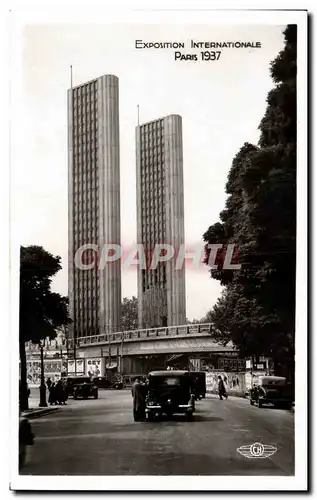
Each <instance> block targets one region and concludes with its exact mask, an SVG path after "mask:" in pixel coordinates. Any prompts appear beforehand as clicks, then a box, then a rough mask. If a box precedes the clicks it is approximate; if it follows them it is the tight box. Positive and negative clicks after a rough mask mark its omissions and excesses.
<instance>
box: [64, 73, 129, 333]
mask: <svg viewBox="0 0 317 500" xmlns="http://www.w3.org/2000/svg"><path fill="white" fill-rule="evenodd" d="M68 199H69V205H68V207H69V208H68V237H69V262H68V266H69V284H68V290H69V292H68V293H69V302H70V315H71V317H72V319H73V323H72V328H71V330H72V332H71V336H76V338H78V337H85V336H90V335H98V334H103V333H112V332H115V331H120V330H121V266H120V261H119V260H118V261H116V262H111V263H108V264H106V265H105V266H103V267H101V268H100V269H99V266H98V264H99V257H100V255H101V252H102V249H103V245H105V244H117V245H120V243H121V234H120V151H119V82H118V78H117V77H116V76H113V75H105V76H102V77H100V78H97V79H95V80H92V81H89V82H87V83H84V84H82V85H80V86H77V87H74V88H73V89H70V90H69V91H68ZM83 245H95V246H96V248H98V251H97V252H95V253H91V254H90V255H88V253H87V254H86V257H87V256H88V260H89V258H91V259H92V261H93V260H95V265H94V266H90V268H89V269H84V270H82V269H78V268H77V266H75V263H74V257H75V254H76V251H77V250H78V249H79V248H80V247H82V246H83Z"/></svg>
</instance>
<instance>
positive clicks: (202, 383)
mask: <svg viewBox="0 0 317 500" xmlns="http://www.w3.org/2000/svg"><path fill="white" fill-rule="evenodd" d="M189 375H190V377H191V380H192V384H193V385H192V389H193V394H194V396H195V399H201V398H205V397H206V372H189Z"/></svg>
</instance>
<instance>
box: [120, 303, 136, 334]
mask: <svg viewBox="0 0 317 500" xmlns="http://www.w3.org/2000/svg"><path fill="white" fill-rule="evenodd" d="M138 324H139V323H138V299H137V298H136V297H131V299H128V298H127V297H125V298H124V299H123V301H122V306H121V326H122V330H123V331H129V330H137V329H138Z"/></svg>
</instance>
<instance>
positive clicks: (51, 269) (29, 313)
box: [19, 246, 70, 409]
mask: <svg viewBox="0 0 317 500" xmlns="http://www.w3.org/2000/svg"><path fill="white" fill-rule="evenodd" d="M60 269H61V258H60V257H58V256H57V257H55V256H53V255H52V254H50V253H49V252H47V251H46V250H44V248H43V247H39V246H29V247H21V250H20V324H19V345H20V362H21V392H22V393H21V406H22V409H26V408H27V397H26V394H27V392H26V386H27V380H26V356H25V342H28V341H32V342H34V343H39V342H40V341H41V340H42V339H45V338H47V337H49V338H51V339H52V338H55V336H56V329H57V328H59V327H61V326H63V325H67V324H68V323H70V318H69V314H68V299H67V297H62V296H61V295H59V294H58V293H55V292H52V290H51V283H52V279H53V277H54V276H55V275H56V274H57V273H58V271H59V270H60Z"/></svg>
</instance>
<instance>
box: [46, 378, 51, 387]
mask: <svg viewBox="0 0 317 500" xmlns="http://www.w3.org/2000/svg"><path fill="white" fill-rule="evenodd" d="M51 385H52V381H51V379H50V377H48V379H47V380H46V387H47V388H48V390H50V387H51Z"/></svg>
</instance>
